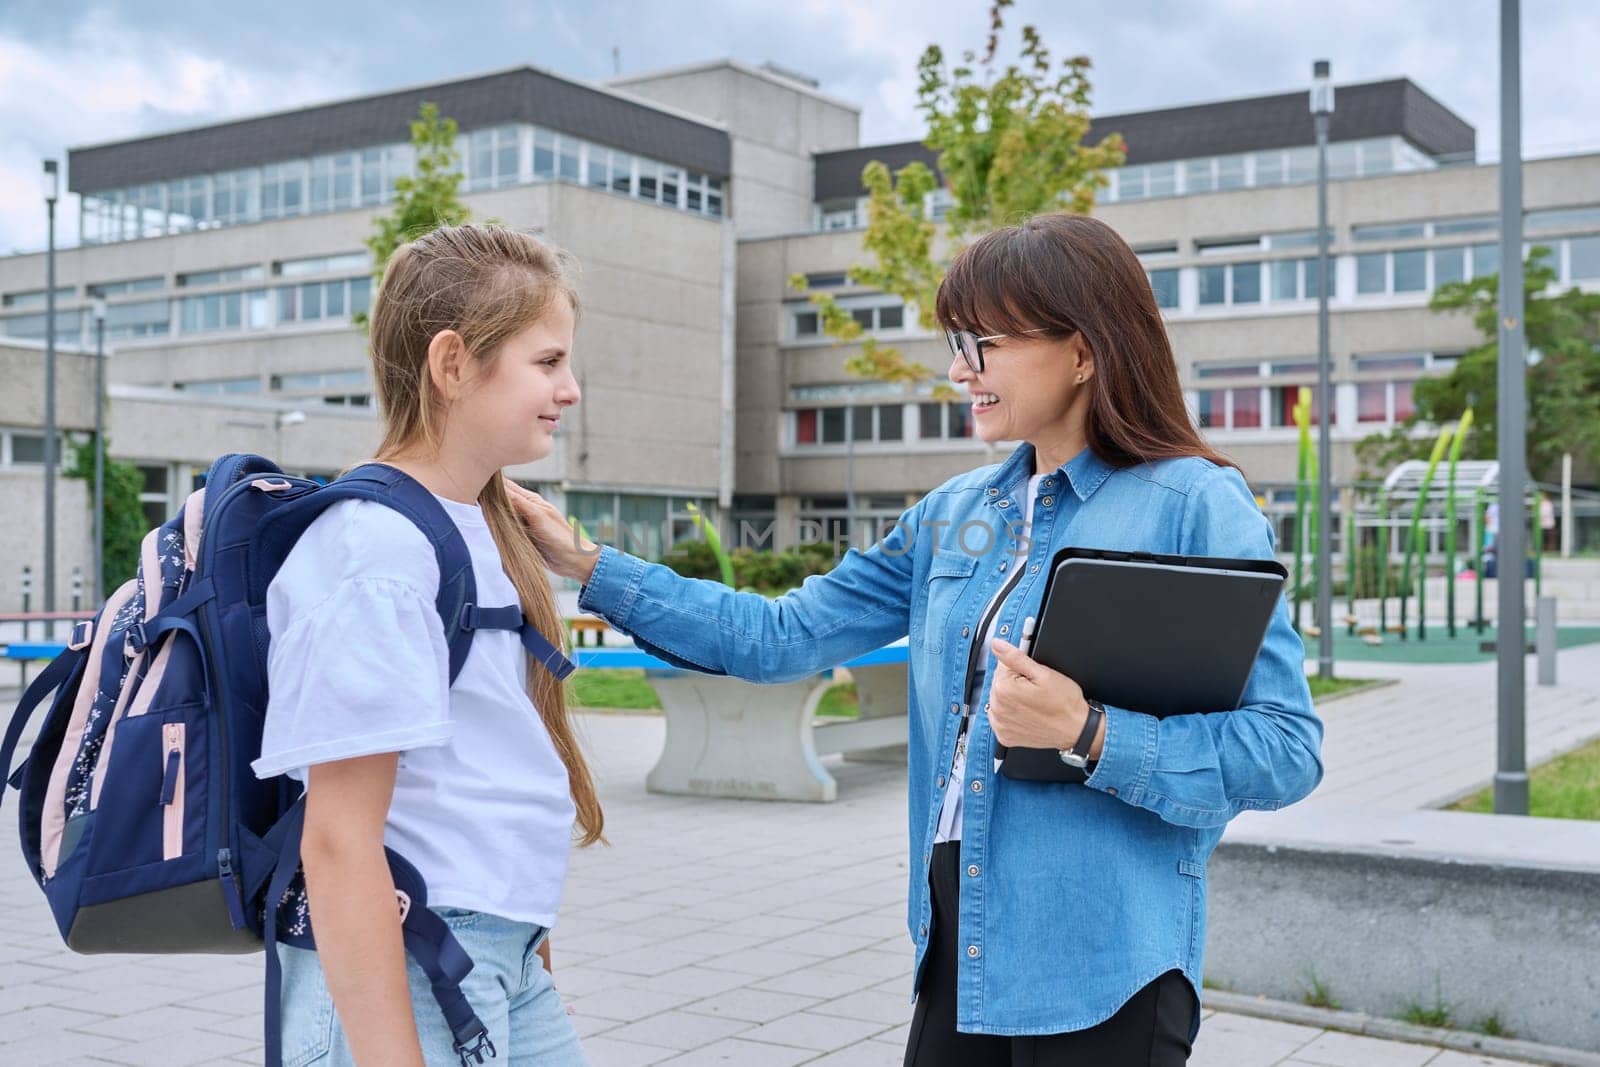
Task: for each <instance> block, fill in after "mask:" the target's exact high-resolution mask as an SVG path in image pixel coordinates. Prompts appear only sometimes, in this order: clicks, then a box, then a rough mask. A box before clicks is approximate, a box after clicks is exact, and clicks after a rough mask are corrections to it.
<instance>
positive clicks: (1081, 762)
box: [1061, 752, 1089, 770]
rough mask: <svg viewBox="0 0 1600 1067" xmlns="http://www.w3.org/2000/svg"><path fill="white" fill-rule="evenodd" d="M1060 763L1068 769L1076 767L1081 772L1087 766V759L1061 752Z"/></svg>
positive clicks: (1075, 754) (1071, 753)
mask: <svg viewBox="0 0 1600 1067" xmlns="http://www.w3.org/2000/svg"><path fill="white" fill-rule="evenodd" d="M1061 762H1062V763H1065V764H1066V765H1067V766H1069V767H1077V768H1079V769H1080V770H1081V769H1082V768H1084V767H1087V766H1088V765H1089V758H1088V757H1087V756H1080V755H1078V754H1077V753H1075V752H1063V753H1061Z"/></svg>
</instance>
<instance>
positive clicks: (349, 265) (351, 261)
mask: <svg viewBox="0 0 1600 1067" xmlns="http://www.w3.org/2000/svg"><path fill="white" fill-rule="evenodd" d="M371 266H372V261H371V257H369V256H368V254H367V253H365V252H346V253H343V254H341V255H337V256H311V257H309V258H306V259H280V260H279V261H278V262H276V263H274V264H273V265H272V273H274V274H277V275H280V276H282V277H285V278H290V277H295V276H297V275H302V274H333V273H336V272H339V271H357V270H368V269H370V268H371ZM256 276H259V275H256ZM196 284H198V283H196Z"/></svg>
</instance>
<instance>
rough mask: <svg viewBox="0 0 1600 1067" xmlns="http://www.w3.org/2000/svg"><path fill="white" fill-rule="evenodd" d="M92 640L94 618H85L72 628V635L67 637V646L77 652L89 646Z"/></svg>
mask: <svg viewBox="0 0 1600 1067" xmlns="http://www.w3.org/2000/svg"><path fill="white" fill-rule="evenodd" d="M92 640H94V620H93V619H83V620H81V621H79V622H78V624H77V625H75V626H74V627H73V628H72V636H71V637H70V638H68V639H67V647H68V648H70V649H72V651H74V652H77V651H79V650H80V649H85V648H88V647H89V642H90V641H92Z"/></svg>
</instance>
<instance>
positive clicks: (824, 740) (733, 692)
mask: <svg viewBox="0 0 1600 1067" xmlns="http://www.w3.org/2000/svg"><path fill="white" fill-rule="evenodd" d="M573 655H574V659H575V661H576V662H577V664H578V666H579V668H590V669H627V668H634V669H639V668H642V669H643V670H644V671H645V676H646V677H647V678H648V679H649V680H650V682H651V684H652V685H653V686H654V687H655V690H656V693H657V695H658V696H659V697H660V698H661V708H662V711H663V712H664V713H665V715H666V720H667V739H666V743H665V744H664V745H663V746H662V750H661V758H660V759H659V760H657V761H656V765H655V767H654V768H653V769H652V770H651V771H650V773H649V775H648V776H647V777H646V779H645V784H646V787H647V788H648V789H649V790H650V791H651V792H652V793H676V794H683V795H688V796H702V797H741V798H752V799H761V800H808V801H824V802H825V801H831V800H834V799H835V798H836V797H837V796H838V793H839V787H838V783H837V782H836V781H835V780H834V777H833V775H832V774H830V773H828V770H827V768H826V767H824V766H823V765H822V762H821V757H822V756H827V755H832V754H834V753H844V754H847V755H849V756H850V758H852V759H867V760H891V761H894V762H899V763H903V762H904V761H905V758H906V756H905V744H906V733H907V720H906V706H907V692H906V661H907V652H906V646H905V645H903V644H899V645H889V646H886V647H884V648H880V649H877V650H876V651H873V652H869V653H868V654H866V655H864V656H859V657H857V658H856V659H853V660H850V661H849V662H848V663H845V664H843V666H844V667H845V668H846V669H848V670H849V671H850V674H851V677H852V678H854V680H855V683H856V695H857V698H858V700H859V703H860V715H859V717H858V718H857V719H855V720H853V721H844V722H837V723H824V724H821V725H819V724H817V723H816V712H817V706H818V705H819V704H820V703H821V702H822V697H823V694H825V693H826V692H827V691H828V688H829V686H830V685H832V684H833V679H832V677H831V674H829V673H824V674H822V675H818V676H817V677H814V678H808V679H805V680H803V681H798V682H783V683H779V684H777V685H755V684H753V683H751V682H745V681H741V680H739V679H737V678H727V677H722V676H716V675H709V674H698V673H695V672H693V671H685V670H680V669H678V668H675V667H673V666H671V665H670V664H668V663H666V662H665V661H663V660H660V659H657V658H656V657H655V656H652V655H649V654H648V653H646V652H642V651H639V650H638V649H622V648H599V649H574V650H573Z"/></svg>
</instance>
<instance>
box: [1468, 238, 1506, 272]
mask: <svg viewBox="0 0 1600 1067" xmlns="http://www.w3.org/2000/svg"><path fill="white" fill-rule="evenodd" d="M1499 273H1500V246H1499V245H1473V246H1472V276H1473V277H1474V278H1487V277H1489V275H1491V274H1499Z"/></svg>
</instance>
